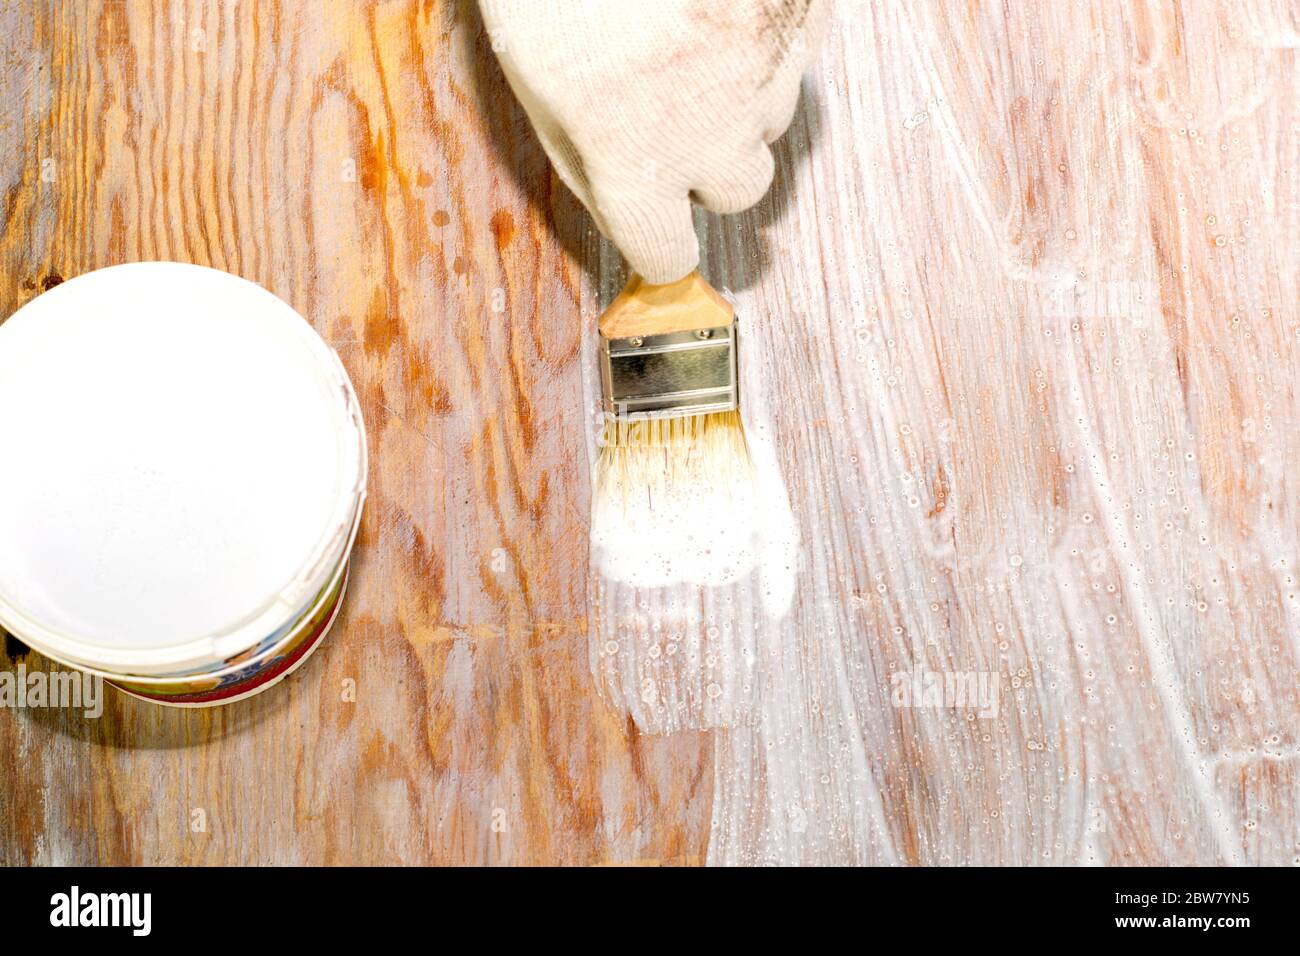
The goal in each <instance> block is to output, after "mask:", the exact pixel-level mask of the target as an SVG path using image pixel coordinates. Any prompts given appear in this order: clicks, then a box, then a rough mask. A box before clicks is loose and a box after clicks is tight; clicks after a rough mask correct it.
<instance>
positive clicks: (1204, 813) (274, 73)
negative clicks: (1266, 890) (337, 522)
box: [0, 0, 1300, 864]
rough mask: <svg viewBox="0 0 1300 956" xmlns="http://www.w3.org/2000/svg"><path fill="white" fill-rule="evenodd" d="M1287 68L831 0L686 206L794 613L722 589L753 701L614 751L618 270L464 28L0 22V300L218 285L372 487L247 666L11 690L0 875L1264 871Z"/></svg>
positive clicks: (1294, 10)
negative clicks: (760, 465)
mask: <svg viewBox="0 0 1300 956" xmlns="http://www.w3.org/2000/svg"><path fill="white" fill-rule="evenodd" d="M1298 48H1300V8H1298V7H1297V5H1296V4H1295V2H1294V0H1243V2H1240V3H1224V4H1222V5H1212V4H1210V3H1208V2H1207V3H1200V2H1197V3H1190V2H1189V3H1184V4H1182V5H1177V4H1173V5H1165V4H1147V3H1120V2H1118V0H1109V2H1100V0H1099V2H1095V3H1091V4H1086V3H1077V4H1076V3H1068V4H1067V3H1055V2H1046V0H1043V2H1038V3H1033V2H1025V3H1016V4H1010V5H1004V4H996V3H986V4H974V5H968V4H947V3H942V4H941V3H938V2H934V3H920V4H917V3H908V4H903V3H896V2H885V3H879V4H876V3H867V2H850V0H842V2H840V3H838V4H837V5H836V8H835V18H834V22H833V26H832V30H831V35H830V36H829V38H828V40H827V44H826V48H825V49H824V51H823V56H822V58H821V60H820V61H819V64H818V66H817V68H816V70H815V72H814V73H813V75H812V76H811V78H810V79H809V81H808V82H807V83H806V87H805V97H804V101H803V104H802V107H801V110H800V112H799V113H798V115H797V116H796V119H795V122H794V125H793V127H792V129H791V131H790V133H789V134H788V135H787V137H786V138H785V139H783V140H782V141H781V143H780V144H779V145H778V148H777V153H778V164H777V165H778V171H777V183H776V185H775V188H774V190H773V193H772V195H771V196H769V197H768V199H767V200H765V201H764V203H763V204H762V205H761V206H759V207H757V208H756V209H755V210H753V211H751V212H749V213H746V214H743V215H740V216H735V217H728V218H727V219H725V220H717V219H714V218H712V217H703V216H702V217H701V218H700V220H699V225H700V229H701V233H702V236H703V237H704V239H705V240H706V241H705V243H704V244H705V247H706V254H705V262H704V263H703V271H704V274H705V275H706V276H707V277H708V278H709V280H710V281H711V282H712V283H714V284H715V285H717V286H719V287H720V288H721V287H726V288H729V289H730V290H731V292H732V293H733V295H734V298H735V301H736V304H737V308H738V313H739V314H740V316H741V317H742V321H744V322H745V330H746V337H745V347H746V349H745V354H744V362H745V365H746V367H745V371H744V376H745V385H746V389H747V390H746V391H744V392H743V394H745V395H746V409H745V414H746V418H747V422H748V424H749V426H750V428H751V432H752V433H753V434H754V435H755V436H756V441H757V442H758V444H759V445H760V446H762V445H763V443H765V442H766V443H767V444H769V445H770V447H771V449H772V450H773V454H772V456H771V458H770V461H768V463H767V465H765V466H764V467H770V468H771V469H772V470H773V471H774V472H777V473H779V477H780V478H781V479H783V482H784V485H785V487H786V488H787V489H788V492H789V498H790V505H791V508H792V511H793V514H794V517H795V522H796V525H797V528H798V533H799V538H800V541H801V542H802V544H801V548H800V552H799V560H798V566H797V569H796V570H797V574H798V577H797V581H796V585H797V586H796V591H795V596H794V600H793V605H792V607H791V608H790V610H789V613H788V614H787V615H786V616H784V617H779V616H778V615H775V614H768V613H767V612H766V611H765V610H764V608H763V606H762V604H761V602H760V601H759V598H758V597H757V596H756V595H755V593H754V590H755V589H754V587H752V586H751V585H750V584H742V585H738V586H737V587H736V589H735V590H734V591H733V592H728V593H729V596H730V598H731V599H732V600H733V603H732V604H731V605H727V606H728V607H730V608H734V617H735V619H736V620H738V621H739V620H742V619H743V620H744V621H746V622H749V624H750V625H752V626H750V627H749V628H748V630H747V632H746V633H747V634H750V635H752V639H753V640H755V641H757V643H756V644H755V646H756V647H757V648H758V653H757V657H756V660H757V665H756V666H757V671H758V678H759V679H757V680H756V681H754V682H753V684H752V686H751V685H750V684H748V683H747V684H746V687H747V688H748V689H749V690H750V691H751V692H752V693H751V694H750V695H749V696H747V697H744V698H743V699H741V700H740V702H739V703H737V704H736V706H735V708H734V709H728V710H727V711H726V712H725V713H721V714H719V713H713V714H710V713H706V712H705V711H704V710H703V709H700V710H698V711H697V710H691V709H689V708H688V709H687V710H685V711H683V713H685V714H687V717H688V718H690V719H686V720H683V721H678V722H677V723H675V724H673V725H672V726H671V727H668V726H665V727H659V728H656V727H655V726H654V721H655V715H654V714H653V713H651V712H648V711H645V710H640V709H638V705H637V703H636V699H635V696H634V695H633V696H631V697H624V696H621V694H622V691H623V690H626V689H627V688H621V687H620V681H621V680H623V678H624V676H625V675H623V674H620V673H617V672H612V671H604V670H602V665H601V663H600V659H599V653H598V648H599V646H601V645H598V644H593V643H592V642H593V641H597V640H601V639H603V638H604V637H605V636H606V635H605V634H604V633H603V630H602V629H603V628H605V627H606V626H609V625H608V622H607V621H604V620H602V619H601V618H600V617H599V615H596V616H593V614H592V608H593V606H595V605H596V604H599V602H600V600H601V596H602V594H603V593H604V592H603V591H602V588H601V583H600V582H599V581H596V580H594V578H593V576H592V575H591V574H590V573H589V560H588V550H587V544H586V541H587V530H588V521H589V519H588V515H589V512H590V490H589V489H590V482H589V473H590V472H589V468H590V458H591V454H592V452H591V432H592V429H591V427H590V418H589V414H588V413H589V409H590V407H591V402H592V401H593V400H594V395H595V379H594V374H593V373H594V365H593V364H592V363H593V357H594V353H593V348H594V345H593V341H592V340H594V338H595V319H596V316H597V314H598V313H599V310H600V307H601V304H602V303H604V302H608V301H609V299H610V298H612V296H613V295H614V294H615V293H616V292H617V290H618V289H619V288H620V287H621V285H622V282H623V280H624V278H625V276H624V275H623V273H622V270H621V267H620V265H619V261H618V258H617V255H616V254H615V253H614V252H613V251H612V250H610V249H609V248H608V247H607V246H606V245H604V244H603V243H600V242H599V241H598V240H597V238H596V237H595V236H594V235H593V233H592V231H591V226H590V223H589V220H588V219H587V218H586V216H585V214H584V213H583V211H582V210H581V208H580V207H579V206H578V205H577V203H576V201H575V200H574V199H573V198H572V197H571V196H570V195H568V194H567V193H566V192H565V191H564V189H563V188H562V187H561V186H560V185H559V184H558V182H557V181H556V179H555V178H554V176H553V175H551V174H550V173H549V170H548V168H547V166H546V163H545V159H544V157H543V155H542V153H541V151H540V148H539V147H538V145H537V143H536V142H535V140H534V139H533V137H532V135H531V133H530V131H529V130H528V127H527V124H526V121H525V120H524V118H523V115H522V113H521V111H520V110H519V109H518V107H517V106H516V105H515V104H514V102H513V100H512V98H511V96H510V94H509V90H508V89H507V87H506V85H505V83H504V81H503V80H502V78H501V76H500V73H499V71H498V70H497V68H496V66H495V63H494V61H493V60H492V58H491V51H490V45H489V43H488V40H487V38H486V37H485V36H484V34H483V30H482V26H481V22H480V21H479V18H478V16H477V14H476V13H475V12H474V10H473V8H472V6H471V5H469V4H464V3H461V4H444V3H438V2H416V0H411V2H405V0H390V2H369V3H350V2H349V3H345V2H342V0H337V2H335V0H329V2H324V3H308V2H306V0H280V2H273V0H261V2H252V0H242V2H224V3H217V2H214V0H207V2H202V0H187V2H181V3H178V4H168V5H163V4H152V3H146V2H144V0H139V2H137V0H118V2H114V0H84V2H83V0H79V2H71V0H68V2H56V0H9V2H7V3H6V4H5V5H4V6H0V147H2V151H0V156H3V157H4V159H3V163H0V200H2V205H0V216H2V217H3V219H2V220H0V263H2V264H3V270H2V277H0V314H3V315H8V314H10V313H11V312H12V311H13V310H14V309H16V308H17V307H18V306H20V305H21V304H22V303H24V302H26V301H28V300H29V299H30V298H32V297H33V296H34V295H36V294H38V292H39V291H40V290H42V289H43V288H47V287H49V286H50V285H52V284H55V283H57V282H58V281H60V280H61V279H62V278H67V277H70V276H74V275H77V274H80V273H82V272H85V271H88V270H90V269H93V268H97V267H101V266H105V265H109V264H112V263H116V262H122V261H131V260H139V259H180V260H185V261H192V262H198V263H202V264H206V265H211V266H215V267H217V268H221V269H226V270H228V271H231V272H234V273H237V274H239V275H242V276H245V277H247V278H250V279H253V280H255V281H257V282H260V283H262V284H263V285H265V286H266V287H267V288H269V289H271V290H272V291H274V292H275V293H277V294H278V295H280V296H281V297H283V298H284V299H285V300H286V301H288V302H289V303H290V304H292V305H293V306H295V307H296V308H297V309H298V310H299V311H301V312H302V313H303V314H304V315H305V316H307V317H308V318H309V319H310V320H311V321H312V323H313V324H314V325H315V327H316V328H317V329H318V330H319V331H320V332H321V334H322V335H323V336H324V337H325V338H326V339H327V340H328V341H329V342H330V343H331V344H332V345H334V346H335V347H336V348H337V349H338V350H339V352H340V354H341V355H342V357H343V360H344V362H345V364H346V365H347V367H348V370H349V372H350V374H351V375H352V377H353V380H354V382H355V383H356V385H357V389H358V392H359V394H360V396H361V398H362V402H363V405H364V409H365V414H366V417H367V422H368V426H369V433H370V440H371V462H372V474H371V489H372V497H371V500H370V502H369V504H368V510H367V513H366V518H365V522H364V526H363V528H362V531H361V538H360V542H359V546H358V553H357V559H356V566H355V573H354V576H353V583H352V590H351V593H350V595H349V599H348V602H347V605H346V607H345V610H344V612H343V619H342V622H341V624H340V626H339V627H338V628H337V630H336V631H335V632H334V634H333V635H332V636H331V638H330V639H329V641H328V642H327V644H326V645H325V646H324V647H323V649H322V650H321V652H319V653H318V654H317V655H316V656H315V657H314V658H313V659H312V661H311V662H310V663H309V664H308V665H307V666H306V667H305V668H303V669H302V670H301V671H300V672H299V673H298V674H297V675H295V676H294V677H293V678H291V679H290V680H289V681H288V682H287V683H286V684H285V685H284V686H282V687H281V688H278V689H276V690H274V691H272V692H270V693H268V694H266V695H264V696H262V697H259V698H256V699H254V700H252V701H249V702H245V703H241V704H238V705H234V706H231V707H227V708H224V709H220V710H214V711H199V712H176V711H170V710H163V709H159V708H155V707H152V706H149V705H144V704H136V703H133V702H131V701H128V700H125V699H123V698H120V697H112V698H111V699H110V701H109V703H108V707H107V710H106V712H105V714H104V716H103V717H102V718H101V719H100V720H97V721H88V720H84V719H82V718H81V717H80V716H79V715H77V714H75V713H69V712H67V711H59V710H45V711H31V710H29V711H0V863H25V862H39V863H127V862H131V863H137V862H144V863H172V862H185V863H221V862H227V863H254V862H256V863H279V862H330V863H345V862H355V863H382V862H427V863H462V862H472V863H478V862H499V863H580V864H587V863H605V862H647V861H651V862H667V863H695V862H705V861H707V862H713V863H754V862H780V863H829V862H880V863H923V864H949V863H1028V864H1066V863H1083V864H1087V863H1093V864H1127V863H1175V864H1184V863H1292V862H1296V861H1300V811H1298V804H1300V773H1298V772H1297V771H1298V770H1300V741H1298V740H1297V726H1298V722H1297V717H1298V716H1300V715H1298V713H1297V711H1298V709H1300V692H1298V686H1300V591H1298V589H1297V580H1296V577H1297V566H1298V564H1300V484H1298V483H1297V478H1296V474H1297V469H1298V466H1300V437H1298V436H1300V430H1298V429H1297V426H1298V425H1300V421H1298V420H1297V419H1298V417H1300V416H1298V415H1297V411H1298V410H1300V306H1298V303H1300V287H1298V281H1300V280H1298V278H1297V277H1298V276H1300V253H1298V252H1297V250H1298V249H1300V243H1297V236H1300V104H1298V102H1297V100H1298V98H1297V96H1296V90H1297V88H1300V68H1298V66H1297V59H1296V58H1297V52H1296V51H1297V49H1298ZM13 466H14V463H11V462H6V467H13ZM724 644H725V646H724V648H723V650H724V654H723V656H724V659H723V660H722V661H721V663H720V664H718V667H719V668H720V669H721V670H722V671H726V670H727V668H728V667H729V666H730V662H729V661H728V660H726V659H725V656H726V652H727V651H728V649H729V648H730V647H731V646H732V645H730V644H726V643H725V642H724ZM6 648H7V650H6V654H7V658H6V661H5V663H4V666H6V667H12V666H14V665H16V664H17V663H18V662H19V661H20V660H22V661H25V663H26V664H27V666H28V667H41V666H46V665H45V664H43V663H42V662H41V661H40V659H39V658H38V657H37V656H36V655H35V654H26V655H23V654H21V648H19V647H18V646H17V645H15V644H12V643H9V644H7V645H6ZM630 653H631V652H630ZM589 655H590V664H589ZM924 674H938V675H940V683H942V679H943V677H944V675H948V677H950V678H958V679H965V678H969V679H971V680H972V681H975V682H976V683H978V681H979V680H980V679H982V678H983V677H985V676H988V677H989V678H990V679H991V680H992V681H993V685H994V686H996V688H997V696H996V702H997V706H996V714H993V713H990V712H988V709H987V708H986V709H984V710H981V709H979V708H975V707H971V706H969V704H970V701H969V700H967V701H964V702H963V704H964V705H963V706H958V705H956V704H955V703H954V702H952V701H950V700H946V699H944V698H943V695H942V694H941V695H940V697H939V699H938V700H935V701H931V700H928V699H927V698H926V697H925V695H924V693H922V694H919V695H915V696H912V695H911V694H910V688H911V687H912V686H913V684H914V683H916V684H918V685H920V684H922V682H923V680H924V676H923V675H924ZM898 675H903V679H900V677H899V676H898ZM906 675H913V676H914V677H916V678H918V680H916V681H910V680H908V679H906ZM678 676H682V675H678ZM687 676H689V675H687ZM348 679H352V680H354V681H355V682H356V687H357V693H356V700H355V702H348V701H346V700H344V699H343V698H344V696H346V695H345V694H344V692H343V691H344V688H345V687H346V683H345V682H346V681H347V680H348ZM972 686H975V685H972ZM602 698H603V699H602ZM697 718H698V719H697ZM639 727H642V728H646V729H650V730H654V729H660V730H664V729H668V730H672V731H673V732H671V733H642V732H640V730H639V729H638V728H639ZM698 728H704V729H698ZM195 810H202V811H203V813H202V814H201V815H198V816H199V817H202V819H203V821H204V822H205V828H204V829H202V830H200V831H197V832H196V826H195V822H194V821H195V820H196V819H197V818H198V817H196V814H195V812H194V811H195Z"/></svg>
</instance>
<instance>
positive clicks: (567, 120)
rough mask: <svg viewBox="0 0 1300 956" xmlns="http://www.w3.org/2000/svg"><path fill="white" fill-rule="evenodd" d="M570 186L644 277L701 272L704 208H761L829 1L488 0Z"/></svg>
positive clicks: (495, 38)
mask: <svg viewBox="0 0 1300 956" xmlns="http://www.w3.org/2000/svg"><path fill="white" fill-rule="evenodd" d="M479 5H480V7H481V8H482V10H483V19H484V21H485V22H486V24H487V28H488V32H489V35H490V37H491V40H492V48H493V49H494V50H495V51H496V53H497V56H498V58H499V59H500V60H501V66H502V68H503V69H504V71H505V74H506V76H507V77H508V78H509V80H510V85H511V86H512V87H513V88H514V91H515V94H516V95H517V96H518V97H519V99H520V101H521V102H522V103H523V106H524V109H525V110H527V112H528V116H529V118H530V119H531V120H532V123H533V126H534V128H535V129H536V130H537V135H538V137H539V138H540V139H541V141H542V145H543V146H544V147H545V148H546V152H547V154H548V155H549V156H550V157H551V162H553V163H554V164H555V168H556V170H557V171H558V172H559V174H560V178H561V179H563V180H564V182H565V183H566V184H567V185H568V186H569V188H570V189H572V190H573V191H574V193H576V194H577V196H578V198H579V199H581V200H582V202H583V205H585V206H586V207H587V209H588V210H589V211H590V212H591V214H592V216H593V217H594V218H595V220H596V225H597V226H598V227H599V229H600V231H601V232H603V233H604V234H605V235H606V236H607V237H609V238H610V239H611V240H613V242H614V243H615V244H617V246H618V247H619V249H621V250H622V252H623V255H624V256H625V257H626V258H627V260H628V264H629V265H630V266H631V267H632V269H633V270H634V271H636V272H638V273H640V274H641V275H642V276H644V277H645V278H646V279H647V280H648V281H650V282H653V283H663V282H672V281H674V280H676V279H680V278H681V277H682V276H684V275H685V274H686V273H688V272H690V271H691V270H692V269H694V268H695V267H696V265H698V263H699V258H700V252H699V243H698V241H697V240H696V237H695V230H694V227H693V226H692V224H691V200H692V199H694V200H695V201H696V202H698V203H700V204H702V205H704V206H706V207H707V208H709V209H712V210H714V211H715V212H737V211H739V210H741V209H745V208H747V207H749V206H752V205H753V204H754V203H756V202H758V201H759V200H760V199H761V198H762V197H763V194H764V193H765V192H767V188H768V186H769V184H770V183H771V181H772V169H773V166H772V153H771V150H769V149H768V146H767V144H768V143H771V142H772V141H773V140H775V139H776V138H777V137H778V136H780V135H781V133H783V132H784V131H785V128H786V127H787V126H789V125H790V120H791V118H792V117H793V116H794V109H795V103H796V100H797V99H798V96H799V76H800V73H802V72H803V70H804V68H805V67H806V66H807V65H808V63H809V62H810V60H811V59H812V56H813V55H814V53H815V52H816V47H817V44H818V41H819V40H820V37H821V33H822V31H823V27H824V25H825V19H826V13H825V4H824V0H479Z"/></svg>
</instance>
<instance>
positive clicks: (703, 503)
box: [591, 411, 758, 587]
mask: <svg viewBox="0 0 1300 956" xmlns="http://www.w3.org/2000/svg"><path fill="white" fill-rule="evenodd" d="M638 426H639V427H638ZM757 498H758V495H757V481H756V475H755V470H754V464H753V461H752V459H751V458H750V452H749V446H748V444H747V443H746V441H745V430H744V428H743V426H742V425H741V421H740V415H739V413H738V412H734V411H733V412H714V413H712V414H708V415H696V416H693V417H682V418H671V419H670V418H659V419H647V420H643V421H640V422H638V421H632V422H627V421H622V422H620V421H611V422H609V423H608V424H607V425H606V434H605V441H604V443H603V447H602V448H601V450H600V458H599V459H598V461H597V463H596V476H595V502H594V505H595V507H594V510H593V514H592V529H591V534H592V544H593V546H594V554H593V557H594V559H595V561H596V566H597V567H598V568H599V569H600V572H601V573H602V574H603V575H605V576H606V577H607V578H609V579H614V580H619V581H623V582H626V583H631V584H633V585H636V586H643V587H657V586H663V585H667V584H670V583H672V582H674V581H694V582H697V583H709V584H712V585H720V584H725V583H727V582H729V581H732V580H735V579H736V578H737V577H738V576H740V575H743V574H745V573H747V572H748V569H749V568H750V567H752V565H753V563H754V553H753V531H754V527H755V521H756V518H755V513H754V512H755V508H756V507H757Z"/></svg>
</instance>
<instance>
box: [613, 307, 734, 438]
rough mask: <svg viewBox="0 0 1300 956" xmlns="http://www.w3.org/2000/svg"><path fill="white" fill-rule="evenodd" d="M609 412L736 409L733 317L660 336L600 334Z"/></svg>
mask: <svg viewBox="0 0 1300 956" xmlns="http://www.w3.org/2000/svg"><path fill="white" fill-rule="evenodd" d="M600 377H601V386H602V392H603V405H604V409H605V411H606V412H607V413H609V414H612V415H614V417H616V418H619V419H624V420H635V419H638V418H678V417H684V416H687V415H705V414H709V413H711V412H729V411H734V410H735V409H736V407H737V405H738V403H739V399H740V395H739V385H738V382H737V377H736V322H735V320H732V322H731V323H730V324H729V325H719V326H715V327H713V328H706V329H693V330H690V331H686V332H670V333H666V334H663V335H646V336H633V337H631V338H615V339H605V338H602V339H601V355H600Z"/></svg>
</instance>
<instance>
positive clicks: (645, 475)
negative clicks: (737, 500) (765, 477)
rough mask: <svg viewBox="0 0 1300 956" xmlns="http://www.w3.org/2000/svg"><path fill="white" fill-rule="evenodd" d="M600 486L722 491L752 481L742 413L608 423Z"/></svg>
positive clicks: (606, 425) (613, 421)
mask: <svg viewBox="0 0 1300 956" xmlns="http://www.w3.org/2000/svg"><path fill="white" fill-rule="evenodd" d="M596 467H597V486H598V487H604V488H605V489H606V490H613V489H612V488H610V487H609V483H610V482H612V483H613V485H615V486H621V487H623V488H624V490H626V491H629V492H633V493H635V492H636V490H637V489H638V488H641V489H645V488H646V487H647V486H649V487H654V486H659V485H664V484H677V483H679V482H688V483H696V482H703V483H705V484H706V485H709V486H713V487H715V488H718V489H721V488H726V487H729V486H730V485H731V484H733V483H734V482H735V481H736V480H737V478H744V479H746V481H747V480H748V476H749V473H750V469H751V467H752V466H751V463H750V457H749V447H748V446H747V445H746V444H745V428H744V425H743V424H742V423H741V420H740V412H738V411H730V412H713V413H710V414H708V415H686V416H678V417H675V418H646V419H638V420H633V421H627V420H625V419H618V418H611V419H607V420H606V422H605V429H604V433H603V435H602V441H601V452H600V461H599V462H598V463H597V466H596Z"/></svg>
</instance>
